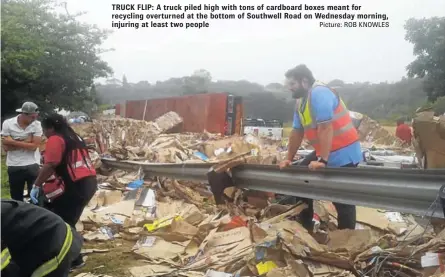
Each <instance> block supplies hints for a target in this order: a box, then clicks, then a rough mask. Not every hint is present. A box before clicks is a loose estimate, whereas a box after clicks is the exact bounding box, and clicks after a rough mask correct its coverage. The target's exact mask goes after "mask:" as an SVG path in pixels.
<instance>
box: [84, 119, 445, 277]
mask: <svg viewBox="0 0 445 277" xmlns="http://www.w3.org/2000/svg"><path fill="white" fill-rule="evenodd" d="M181 121H182V120H181V118H180V117H179V116H177V114H175V113H168V114H166V115H164V116H161V117H160V118H158V119H157V120H156V122H145V121H137V120H131V119H117V118H116V119H106V120H101V121H96V122H94V123H93V124H90V125H83V126H76V128H83V129H76V130H77V132H79V133H80V135H81V136H83V137H84V138H86V139H87V141H89V142H90V143H91V144H92V145H94V147H95V149H96V151H95V152H97V153H94V152H93V155H95V156H94V159H95V165H96V167H97V168H98V172H99V173H100V174H101V175H99V176H98V181H99V188H100V189H99V191H98V192H97V193H96V195H95V196H94V198H93V199H92V201H91V202H90V203H89V205H88V207H87V208H86V209H85V211H84V213H83V214H82V217H81V220H80V222H79V224H78V226H76V227H77V229H78V230H79V232H81V233H82V235H83V236H84V238H85V240H86V241H87V243H86V246H87V247H86V249H84V253H86V254H87V255H88V256H89V257H91V259H92V260H93V259H94V256H95V255H97V256H99V255H105V253H104V252H107V251H111V252H112V251H117V250H113V249H104V248H100V249H98V248H96V247H94V246H95V245H97V247H98V245H100V244H101V243H110V244H112V245H113V247H118V245H120V244H122V241H125V242H126V243H131V244H132V247H131V250H129V251H130V252H131V253H132V254H133V255H134V257H135V258H134V261H132V262H131V264H128V265H123V266H124V267H126V269H125V271H126V274H125V275H113V274H112V273H110V272H114V270H112V269H110V270H101V269H100V268H96V269H93V270H90V271H93V272H89V273H80V274H78V275H76V276H77V277H94V276H104V277H105V275H94V274H95V273H96V272H99V273H100V272H104V271H105V272H107V273H108V274H111V275H113V276H111V277H119V276H133V277H145V276H186V277H187V276H190V277H198V276H207V277H230V276H270V277H281V276H282V277H289V276H296V277H322V276H323V277H327V276H401V277H405V276H442V275H441V274H445V269H444V264H445V258H444V255H445V230H440V228H433V227H432V225H431V224H422V225H420V224H418V223H417V221H416V219H415V218H414V217H413V216H411V215H402V214H400V213H396V212H390V211H384V210H377V209H371V208H366V207H357V222H358V223H357V226H356V230H337V219H336V218H337V214H336V211H335V208H334V206H333V205H332V203H330V202H324V201H315V214H314V218H313V222H314V230H311V231H312V232H311V234H310V233H309V232H308V231H307V230H305V229H304V228H303V227H302V226H301V225H300V224H299V223H298V215H299V213H300V212H301V211H302V210H303V209H304V208H305V205H303V204H298V205H293V206H291V205H283V204H280V200H277V199H275V198H274V197H273V195H270V194H265V193H261V192H254V191H246V190H240V189H236V188H233V187H232V188H227V189H226V190H224V194H225V196H226V198H225V199H230V201H229V202H225V203H226V204H224V205H216V204H215V197H214V195H213V194H212V192H211V191H210V188H209V186H208V185H207V184H205V183H196V182H185V181H178V180H171V179H168V178H156V179H151V180H147V179H146V178H144V176H143V172H141V171H139V172H124V171H121V170H116V169H107V168H104V167H103V166H101V164H100V156H107V155H109V156H111V157H114V158H116V159H121V160H127V159H131V160H139V161H146V162H162V163H182V162H218V163H221V164H232V165H234V164H236V163H237V162H239V161H240V160H241V162H249V163H263V164H275V163H277V161H279V160H280V159H282V158H283V153H285V151H283V145H279V144H278V145H277V144H272V143H270V142H267V141H264V140H260V139H258V138H256V137H252V136H248V137H237V136H234V137H222V136H220V135H214V134H209V133H202V134H181V133H171V132H172V130H175V129H176V128H177V127H178V125H180V124H181ZM240 157H242V159H240ZM246 157H248V158H246ZM113 243H114V244H113ZM87 263H88V260H87ZM112 264H113V261H108V262H107V264H105V265H103V267H105V268H106V267H112V266H113V265H112ZM107 276H108V275H107ZM108 277H110V276H108Z"/></svg>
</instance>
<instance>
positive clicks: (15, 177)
mask: <svg viewBox="0 0 445 277" xmlns="http://www.w3.org/2000/svg"><path fill="white" fill-rule="evenodd" d="M16 111H17V112H18V113H19V115H18V116H16V117H13V118H10V119H7V120H5V121H4V122H3V125H2V131H1V136H2V146H3V149H4V150H5V151H6V155H7V156H6V165H7V167H8V177H9V189H10V193H11V198H12V199H14V200H17V201H23V192H24V187H25V183H27V188H28V194H29V192H30V191H31V189H32V185H33V184H34V181H35V179H36V178H37V175H38V173H39V162H40V153H39V146H40V142H41V139H42V134H43V132H42V126H41V124H40V121H38V120H37V117H38V115H39V109H38V107H37V105H36V104H35V103H33V102H25V103H23V105H22V108H21V109H17V110H16Z"/></svg>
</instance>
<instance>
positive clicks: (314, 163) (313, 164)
mask: <svg viewBox="0 0 445 277" xmlns="http://www.w3.org/2000/svg"><path fill="white" fill-rule="evenodd" d="M325 167H326V164H324V163H322V162H318V161H312V162H311V163H310V164H309V169H310V170H317V169H320V168H325Z"/></svg>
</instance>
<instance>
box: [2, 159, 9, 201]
mask: <svg viewBox="0 0 445 277" xmlns="http://www.w3.org/2000/svg"><path fill="white" fill-rule="evenodd" d="M1 166H2V172H1V176H0V180H1V182H2V187H1V193H2V198H11V195H9V180H8V168H7V167H6V156H5V155H2V158H1Z"/></svg>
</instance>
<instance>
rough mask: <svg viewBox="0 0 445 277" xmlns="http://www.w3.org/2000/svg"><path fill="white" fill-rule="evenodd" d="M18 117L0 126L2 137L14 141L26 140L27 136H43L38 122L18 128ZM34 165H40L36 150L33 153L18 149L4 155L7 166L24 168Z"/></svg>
mask: <svg viewBox="0 0 445 277" xmlns="http://www.w3.org/2000/svg"><path fill="white" fill-rule="evenodd" d="M17 119H18V116H16V117H13V118H10V119H7V120H5V121H4V122H3V125H2V131H1V135H2V136H10V137H12V138H13V139H15V140H26V139H27V138H28V137H29V136H31V135H32V136H34V137H41V136H42V135H43V131H42V125H41V124H40V121H37V120H35V121H33V122H32V123H31V124H29V125H28V127H26V128H25V129H23V128H22V127H20V125H19V123H18V121H17ZM35 163H37V164H38V163H40V151H39V148H37V149H36V150H35V151H30V150H25V149H18V150H11V151H8V152H7V154H6V165H7V166H26V165H31V164H35Z"/></svg>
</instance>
